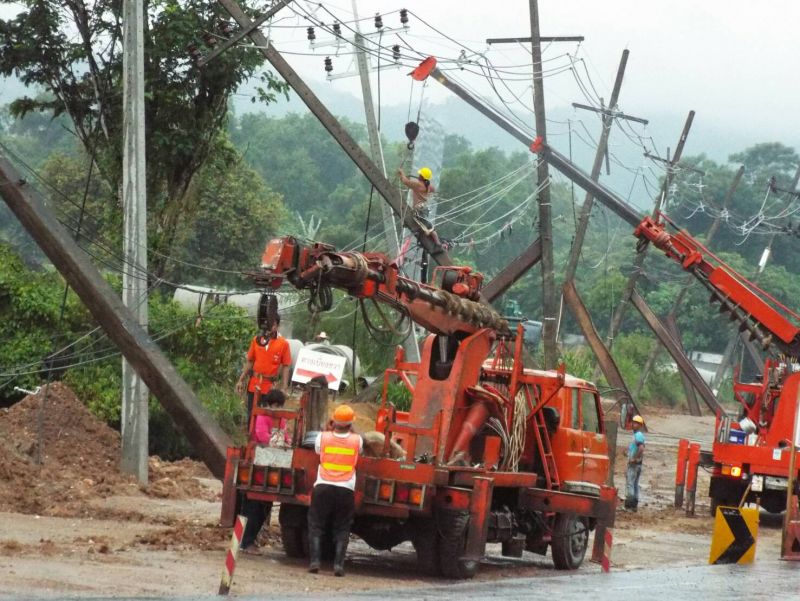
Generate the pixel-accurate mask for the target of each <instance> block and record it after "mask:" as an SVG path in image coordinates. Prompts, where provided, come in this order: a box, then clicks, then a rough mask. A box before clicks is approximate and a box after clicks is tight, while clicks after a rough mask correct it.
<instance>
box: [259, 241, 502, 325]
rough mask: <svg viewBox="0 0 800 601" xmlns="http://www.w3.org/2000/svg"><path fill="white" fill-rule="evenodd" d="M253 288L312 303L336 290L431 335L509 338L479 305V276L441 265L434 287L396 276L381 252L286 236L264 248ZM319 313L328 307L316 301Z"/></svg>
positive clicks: (496, 319) (490, 311)
mask: <svg viewBox="0 0 800 601" xmlns="http://www.w3.org/2000/svg"><path fill="white" fill-rule="evenodd" d="M254 281H255V283H256V285H259V286H263V287H273V288H277V287H279V286H280V285H281V284H282V283H283V282H284V281H287V282H288V283H289V284H291V285H292V286H294V287H295V288H297V289H300V290H310V291H311V293H312V298H317V299H319V298H321V299H325V298H330V296H329V294H328V293H327V290H329V289H330V288H337V289H340V290H344V291H346V292H347V293H348V294H350V295H351V296H354V297H356V298H360V299H365V298H371V299H373V300H375V301H376V302H380V303H385V304H388V305H390V306H392V307H394V308H396V309H398V310H400V311H402V312H405V313H406V314H408V316H409V317H410V318H411V319H412V320H414V321H415V322H416V323H418V324H420V325H422V326H423V327H425V328H426V329H428V330H430V331H431V332H433V333H435V334H443V335H453V334H456V333H464V334H473V333H475V332H477V331H478V330H479V329H482V328H489V329H492V330H495V331H496V332H497V333H498V334H500V335H510V334H511V332H510V331H509V329H508V322H506V320H504V319H503V318H502V317H501V316H500V315H499V314H498V313H497V312H496V311H494V309H492V308H491V307H489V306H487V305H484V304H482V303H480V302H478V301H479V299H480V289H481V285H482V283H483V275H482V274H480V273H478V272H475V271H473V270H472V269H471V268H470V267H466V266H464V267H457V266H444V267H437V268H436V270H435V271H434V281H437V282H438V286H429V285H427V284H423V283H420V282H417V281H414V280H411V279H409V278H406V277H404V276H402V275H400V270H399V267H398V265H397V263H396V262H393V261H390V260H389V259H388V257H386V255H384V254H382V253H361V252H339V251H337V250H336V249H335V248H334V247H333V246H331V245H328V244H322V243H318V242H316V243H313V244H311V245H308V246H304V245H302V244H301V243H300V242H299V241H298V240H297V239H295V238H293V237H291V236H285V237H282V238H274V239H272V240H270V241H269V242H268V243H267V247H266V249H265V250H264V254H263V256H262V260H261V270H260V271H259V272H258V273H256V274H254ZM322 304H323V306H321V307H320V308H321V309H323V310H325V309H328V308H330V306H326V305H329V303H325V301H324V300H323V301H322Z"/></svg>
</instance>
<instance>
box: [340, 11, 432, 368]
mask: <svg viewBox="0 0 800 601" xmlns="http://www.w3.org/2000/svg"><path fill="white" fill-rule="evenodd" d="M353 19H355V28H356V36H355V46H356V64H357V65H358V75H359V77H360V78H361V95H362V96H363V97H364V114H365V116H366V119H367V133H368V135H369V151H370V154H371V155H372V162H373V163H375V164H376V165H377V166H378V167H380V169H381V170H382V171H383V176H384V177H386V161H385V160H384V158H383V148H381V134H380V130H379V129H378V120H377V119H376V118H375V105H374V104H373V102H372V85H371V83H370V80H369V63H368V61H367V53H366V51H365V50H364V43H365V41H366V39H365V38H364V37H363V36H362V35H361V25H360V22H359V20H358V7H357V3H356V0H353ZM381 216H382V217H383V235H384V236H385V238H386V246H387V249H388V251H389V256H391V257H396V256H398V255H399V254H400V243H399V241H398V240H397V227H396V226H395V222H394V215H393V214H392V207H390V206H389V205H388V204H387V203H385V202H382V203H381ZM411 328H412V334H411V335H410V336H409V337H408V338H406V339H405V341H404V342H403V349H404V350H405V353H406V360H407V361H412V362H416V361H419V347H418V346H417V338H416V335H415V329H414V324H413V323H412V324H411Z"/></svg>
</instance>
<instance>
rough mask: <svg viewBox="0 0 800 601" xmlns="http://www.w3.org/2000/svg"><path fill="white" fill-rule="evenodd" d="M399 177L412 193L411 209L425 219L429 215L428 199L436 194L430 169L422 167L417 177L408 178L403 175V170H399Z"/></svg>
mask: <svg viewBox="0 0 800 601" xmlns="http://www.w3.org/2000/svg"><path fill="white" fill-rule="evenodd" d="M397 175H398V177H399V178H400V181H401V182H402V183H403V185H404V186H405V187H406V188H408V189H409V190H411V192H412V197H413V202H412V205H411V209H412V210H413V211H414V213H415V214H416V215H417V216H419V217H425V216H426V215H427V213H428V207H427V203H428V197H429V196H430V195H431V194H433V193H434V192H436V188H434V186H433V184H432V183H431V178H432V177H433V172H432V171H431V170H430V167H422V168H421V169H420V170H419V171H417V177H408V176H407V175H406V174H405V173H403V169H402V168H401V169H398V170H397Z"/></svg>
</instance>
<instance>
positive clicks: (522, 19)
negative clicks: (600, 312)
mask: <svg viewBox="0 0 800 601" xmlns="http://www.w3.org/2000/svg"><path fill="white" fill-rule="evenodd" d="M296 4H297V6H298V8H297V9H296V10H297V11H298V12H302V11H303V10H314V8H315V6H316V5H317V4H316V3H313V2H305V1H302V0H298V1H297V2H296ZM324 4H325V7H327V8H328V9H329V10H330V11H331V12H332V13H334V14H336V15H337V16H340V17H341V18H342V19H352V10H353V8H352V1H351V0H335V1H334V2H325V3H324ZM401 7H406V8H408V9H409V10H411V11H412V12H413V13H414V14H412V15H411V16H410V19H411V22H410V29H409V30H408V32H407V33H406V34H403V37H404V39H405V41H406V42H408V43H409V44H410V45H412V46H413V47H414V48H415V49H416V50H418V51H419V52H420V53H424V54H428V53H431V54H434V53H435V54H438V55H440V56H444V57H451V58H455V57H456V56H457V55H458V53H459V51H460V49H461V48H460V47H459V46H458V45H457V44H456V43H453V42H450V41H447V40H446V39H444V38H443V37H441V36H440V35H439V34H438V33H436V32H435V31H433V30H432V29H431V28H429V27H427V26H425V25H424V24H422V23H420V22H419V20H418V19H417V18H416V16H415V15H419V17H420V18H422V19H424V20H425V21H427V22H428V23H430V24H431V25H433V26H434V27H436V28H437V29H439V30H440V31H441V32H442V33H445V34H447V35H449V36H451V37H453V38H454V39H456V40H458V41H459V42H461V43H462V44H464V45H465V46H467V47H468V48H469V49H470V50H474V51H476V52H478V53H484V54H485V56H486V57H487V58H488V59H489V60H491V62H492V64H494V65H496V66H503V65H519V66H520V67H519V68H517V69H516V70H513V71H514V73H516V74H517V75H516V76H515V75H512V74H509V73H506V76H507V79H508V80H509V81H508V85H509V87H510V88H511V90H505V91H503V90H501V92H503V94H504V97H505V99H506V100H507V101H509V100H511V101H512V102H513V103H514V104H516V106H515V107H514V108H515V112H516V113H517V114H518V115H519V116H520V117H521V118H523V119H526V120H529V121H530V122H532V121H533V118H532V116H531V115H530V113H529V112H527V111H528V110H529V109H526V108H525V107H523V106H522V105H520V104H519V103H518V101H516V100H514V99H513V95H514V94H515V95H516V96H517V97H518V98H519V99H520V100H522V101H524V102H525V104H526V105H529V104H530V101H531V100H530V99H531V92H530V89H529V86H530V81H529V80H526V78H525V77H524V74H525V73H526V72H527V70H528V69H527V68H526V67H524V66H522V65H525V63H529V62H530V55H529V54H528V52H527V50H526V49H525V48H523V47H522V46H519V45H505V46H497V45H496V46H493V47H492V48H491V49H490V50H488V51H487V45H486V44H485V40H486V38H488V37H507V36H519V35H523V36H524V35H528V34H529V31H530V30H529V16H528V1H527V0H498V1H495V2H493V3H490V2H465V1H464V0H426V1H422V0H359V3H358V11H359V16H360V17H362V18H363V17H370V16H371V15H374V13H375V12H381V13H388V12H390V11H393V10H396V9H399V8H401ZM10 10H12V9H11V8H10V7H6V6H4V7H0V15H5V16H8V14H9V11H10ZM539 10H540V19H541V32H542V35H583V36H585V37H586V41H585V42H584V43H583V44H581V45H580V46H578V45H576V44H553V45H550V46H549V47H546V48H545V55H544V58H545V61H547V63H546V66H545V70H546V71H547V70H548V69H551V70H552V71H555V72H557V71H560V70H563V69H565V68H566V67H568V66H569V64H570V58H569V57H568V56H567V53H568V54H569V55H571V56H572V57H573V58H575V59H579V60H581V59H582V61H583V62H582V63H581V62H578V63H575V65H576V70H578V72H581V73H582V83H583V85H587V84H590V83H592V84H594V86H595V87H596V88H597V91H598V95H601V96H604V97H605V98H608V96H609V95H610V89H611V86H612V83H613V80H614V74H615V73H616V69H617V65H618V62H619V58H620V54H621V52H622V50H623V49H624V48H628V49H629V50H630V52H631V56H630V60H629V62H628V68H627V72H626V76H625V80H624V83H623V88H622V94H621V99H620V107H621V108H622V109H623V110H624V111H626V112H628V113H631V114H634V115H639V116H642V117H647V118H651V119H658V118H659V115H662V114H672V115H673V116H676V115H677V116H678V118H677V119H676V120H677V123H676V124H675V125H674V126H672V125H670V131H671V129H672V128H673V127H674V129H675V137H677V134H678V132H679V130H680V126H681V121H682V116H685V114H686V113H687V112H688V110H689V109H694V110H696V111H697V118H696V121H695V128H703V127H709V128H714V129H717V128H723V129H726V130H728V131H730V132H733V133H734V134H735V132H736V130H737V129H738V130H742V131H747V132H748V134H750V137H755V138H756V139H762V140H771V139H783V140H786V141H788V142H791V141H792V140H798V139H800V114H799V113H798V110H797V107H798V104H799V101H800V84H798V81H797V71H798V65H797V61H798V58H799V57H800V39H799V38H798V36H797V28H798V24H800V2H796V1H789V0H771V1H769V2H754V1H753V0H750V1H745V0H704V1H698V0H671V1H670V2H664V1H653V0H608V1H606V2H597V1H596V0H592V1H589V0H572V1H566V2H565V1H563V0H540V1H539ZM315 14H316V17H318V18H319V19H321V20H322V21H324V22H326V23H330V22H331V21H332V20H333V19H332V17H331V16H330V14H328V13H327V12H326V11H325V10H323V9H319V8H317V10H316V13H315ZM280 16H282V17H284V18H283V20H281V21H280V22H279V23H278V25H280V26H281V28H280V29H279V28H278V27H275V28H274V29H273V30H272V34H271V35H272V39H273V41H274V43H275V45H276V47H278V49H279V50H283V51H289V52H298V53H309V52H312V50H311V49H310V48H309V45H308V42H307V41H306V39H305V26H306V25H307V24H308V23H307V22H306V21H305V20H304V19H302V18H301V17H298V16H297V15H296V14H295V13H293V12H292V11H291V10H289V9H283V11H282V12H281V13H280ZM397 21H398V17H397V14H393V15H390V16H387V18H386V21H385V25H386V26H387V27H394V26H396V25H398V24H399V23H398V22H397ZM362 28H363V31H365V32H369V31H374V26H373V25H372V22H371V20H367V21H364V22H363V23H362ZM318 36H319V40H318V41H322V40H324V39H330V36H327V35H325V34H323V33H322V32H318ZM382 43H383V45H384V46H390V45H391V44H394V43H397V39H396V38H395V37H394V36H393V34H386V35H385V36H384V38H383V39H382ZM314 52H315V53H316V56H313V57H303V56H298V55H291V54H287V59H288V60H289V61H290V63H292V64H293V65H294V66H295V67H296V68H297V69H298V71H300V73H301V75H303V76H304V77H305V78H307V79H308V80H309V81H312V82H314V85H315V86H320V85H322V86H333V87H335V88H336V89H337V90H342V91H351V92H353V93H356V94H358V93H359V91H360V90H359V87H358V80H357V78H347V79H338V80H335V81H330V82H326V81H324V79H323V78H324V71H323V68H322V60H323V57H324V56H325V55H326V54H328V53H331V54H333V53H334V52H335V50H334V49H333V48H329V49H323V48H317V49H316V50H315V51H314ZM468 54H469V52H468ZM476 58H480V57H476ZM350 61H351V57H349V56H339V57H336V56H334V69H335V72H336V73H341V72H342V71H346V70H347V69H348V66H349V63H350ZM584 68H585V69H586V71H588V75H587V74H586V72H584V71H583V69H584ZM407 72H408V69H407V68H406V69H402V70H397V71H383V72H382V75H381V77H382V83H381V88H380V89H381V94H382V96H381V100H382V103H383V104H384V105H389V104H399V105H404V106H405V105H409V104H410V105H412V106H415V107H416V102H417V100H416V98H417V97H414V99H413V100H412V102H411V103H409V97H410V95H411V94H412V92H413V93H415V94H419V93H420V88H419V86H417V88H415V89H414V90H412V89H411V82H410V79H409V78H408V77H406V75H405V74H406V73H407ZM458 75H459V76H460V78H461V80H462V81H464V82H465V83H467V84H468V85H470V86H473V87H475V88H476V89H477V90H479V91H481V92H482V93H484V94H485V95H486V96H487V97H489V98H492V99H493V100H494V101H495V102H499V101H498V99H497V96H496V95H494V93H493V92H492V90H491V89H490V88H489V87H488V86H487V85H486V79H485V78H484V77H481V76H480V75H478V74H470V73H466V72H459V73H458ZM514 79H518V80H519V81H513V80H514ZM589 79H591V82H589V81H588V80H589ZM425 95H426V99H428V100H431V101H433V102H440V101H442V100H443V99H444V98H446V97H447V95H448V93H447V92H446V91H444V90H442V89H441V88H440V86H438V85H437V84H431V85H429V86H428V88H427V89H426V91H425ZM545 97H546V101H547V106H548V108H557V107H559V106H560V107H568V106H569V105H570V103H571V102H583V103H585V102H586V98H585V96H584V95H583V93H582V91H581V90H580V88H579V87H578V85H577V83H576V82H575V78H574V76H573V75H572V74H571V73H569V72H568V71H564V72H562V73H560V74H556V75H553V76H550V77H548V78H547V79H546V80H545ZM576 115H578V116H579V117H580V118H585V117H586V115H585V113H577V114H576ZM552 131H553V134H554V135H555V134H557V133H558V126H557V125H554V126H553V128H552ZM661 144H662V145H674V140H673V141H661ZM731 146H733V147H737V148H738V147H739V146H740V145H739V144H737V143H736V141H735V140H731ZM696 150H697V151H702V149H696Z"/></svg>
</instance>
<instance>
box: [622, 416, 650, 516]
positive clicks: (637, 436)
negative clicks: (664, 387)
mask: <svg viewBox="0 0 800 601" xmlns="http://www.w3.org/2000/svg"><path fill="white" fill-rule="evenodd" d="M631 428H633V440H632V441H631V443H630V444H629V445H628V449H627V451H626V452H625V454H626V455H627V456H628V469H627V471H626V472H625V509H629V510H630V511H636V509H637V507H638V506H639V478H641V476H642V460H643V459H644V443H645V440H644V433H643V432H642V430H643V429H644V419H642V416H641V415H634V416H633V419H631Z"/></svg>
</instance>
